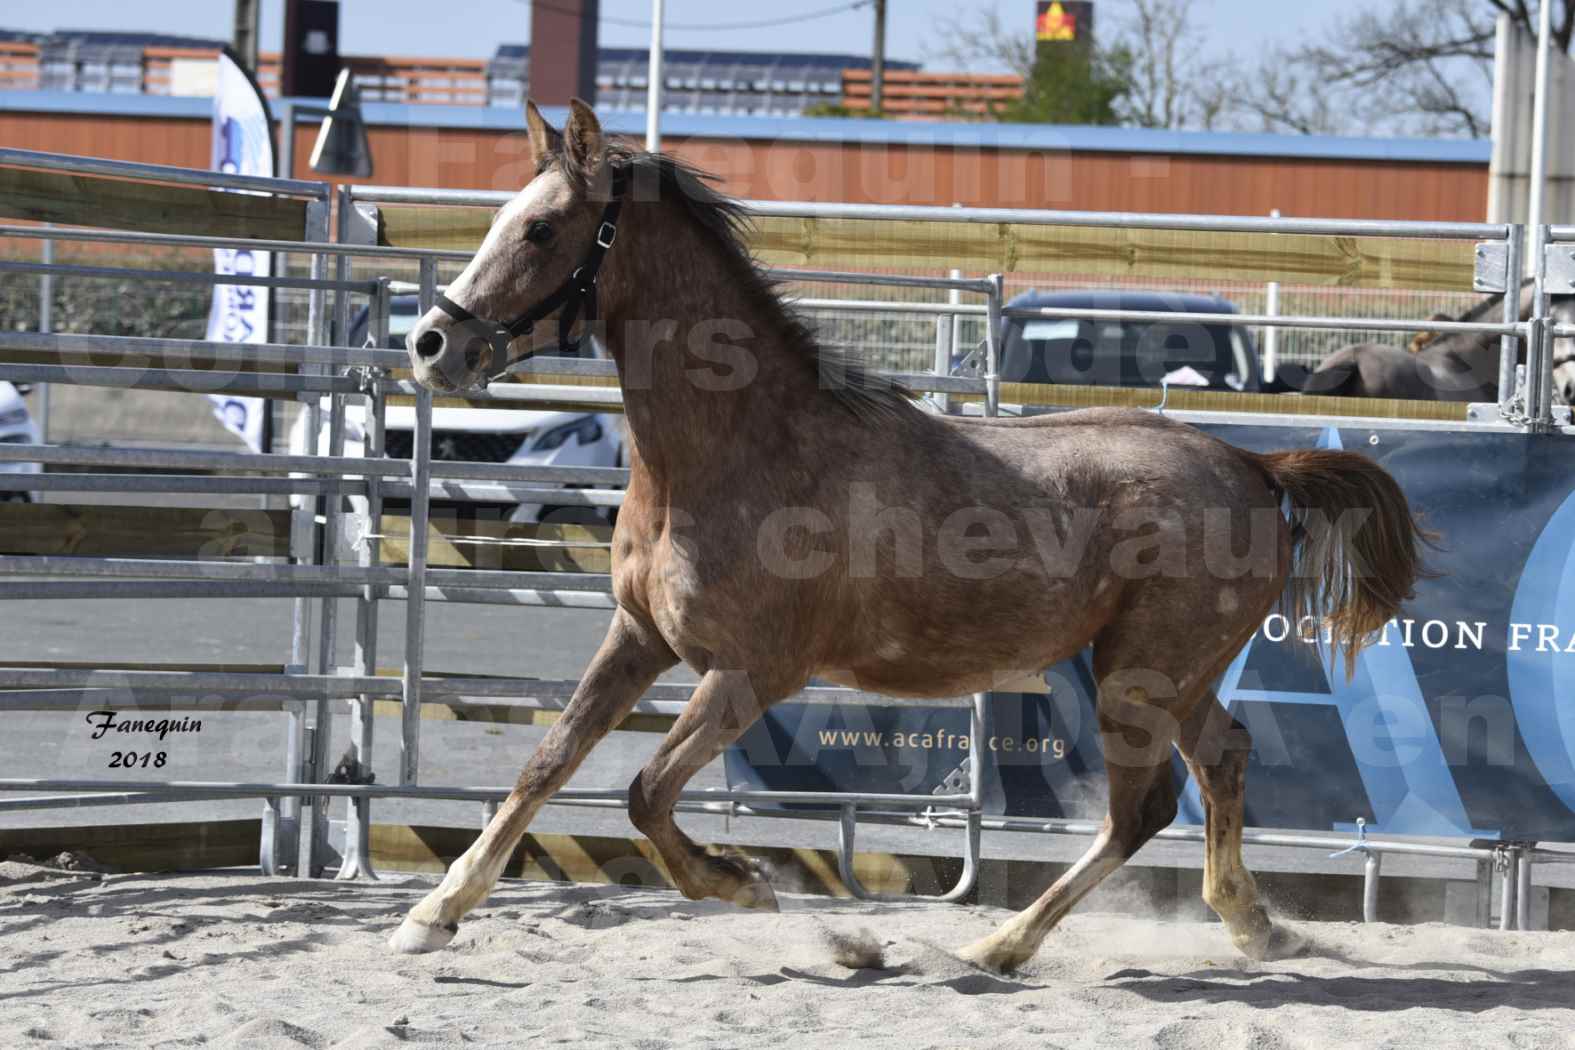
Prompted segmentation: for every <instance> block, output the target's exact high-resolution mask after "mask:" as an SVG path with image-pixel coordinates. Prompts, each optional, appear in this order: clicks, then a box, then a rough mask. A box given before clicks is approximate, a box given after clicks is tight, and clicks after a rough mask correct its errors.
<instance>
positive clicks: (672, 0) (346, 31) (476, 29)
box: [0, 0, 1387, 68]
mask: <svg viewBox="0 0 1575 1050" xmlns="http://www.w3.org/2000/svg"><path fill="white" fill-rule="evenodd" d="M1377 2H1387V0H1377ZM837 3H838V0H773V2H771V3H769V4H767V3H759V2H756V3H740V2H739V0H667V22H668V24H669V26H678V25H711V24H715V23H717V22H724V23H725V22H740V21H747V20H753V19H767V18H778V17H788V16H792V15H797V14H801V13H805V12H813V11H821V10H825V9H827V8H830V7H835V6H837ZM965 5H966V6H968V7H971V8H973V9H975V10H983V9H986V8H988V7H990V6H994V7H995V9H996V10H997V11H999V12H1000V13H1001V15H1002V18H1003V19H1004V20H1008V21H1020V22H1021V23H1022V24H1023V31H1024V32H1025V33H1027V32H1029V31H1030V28H1031V26H1032V24H1033V10H1034V5H1033V0H963V3H961V4H960V3H959V2H958V0H890V2H889V11H890V13H889V16H888V22H887V53H888V55H889V56H890V57H892V58H898V59H913V60H918V61H926V60H929V59H930V58H931V56H932V55H933V53H934V51H935V50H936V48H937V45H938V44H939V39H940V38H939V34H938V30H937V21H938V20H939V19H941V18H943V17H946V16H949V15H951V14H953V13H954V12H956V11H958V10H959V9H960V8H962V7H964V6H965ZM6 6H7V7H10V8H11V10H8V11H4V12H3V13H0V27H4V28H8V29H26V30H40V31H47V30H51V29H123V30H138V29H140V30H147V31H150V32H165V33H184V34H189V35H193V36H207V37H220V38H227V37H229V35H230V19H231V9H232V4H231V2H230V0H58V2H55V3H46V4H25V5H24V4H20V3H16V2H15V0H13V2H11V3H9V4H7V5H6ZM1125 6H1126V5H1125V3H1124V2H1123V0H1098V2H1097V6H1096V12H1097V13H1098V15H1099V17H1101V18H1106V17H1109V16H1110V15H1113V14H1114V13H1115V12H1116V11H1118V10H1121V9H1124V8H1125ZM341 8H342V12H341V15H340V20H341V21H340V27H341V35H342V38H343V39H342V43H341V50H343V51H345V52H347V53H350V54H385V55H425V56H433V57H449V56H455V57H463V56H469V57H484V56H489V55H491V54H492V52H493V50H494V48H495V47H496V46H497V45H498V44H500V43H525V42H527V41H528V40H529V38H530V4H529V3H528V2H527V0H451V2H449V3H440V4H433V3H432V2H431V0H343V3H342V5H341ZM283 9H284V4H283V2H282V0H262V10H263V25H262V41H263V47H264V49H265V50H274V49H276V48H277V47H278V46H279V38H280V35H281V32H282V24H283V17H284V16H283ZM1349 10H1351V4H1350V2H1349V0H1339V2H1336V0H1297V2H1295V3H1287V2H1284V0H1276V2H1272V3H1266V2H1264V0H1195V16H1196V18H1197V20H1198V23H1199V25H1200V26H1201V27H1202V28H1203V29H1204V31H1205V33H1206V34H1207V36H1208V38H1209V40H1210V45H1211V46H1210V47H1209V48H1208V50H1209V51H1210V52H1211V53H1217V54H1218V55H1220V56H1221V58H1222V59H1228V58H1229V56H1231V55H1232V54H1235V55H1239V56H1253V55H1255V54H1256V53H1257V51H1258V50H1259V49H1260V48H1262V47H1263V46H1264V45H1265V44H1267V43H1269V42H1271V41H1286V42H1296V41H1299V40H1303V39H1305V38H1306V37H1307V36H1308V35H1309V34H1311V33H1315V32H1316V31H1317V30H1318V29H1319V28H1320V27H1321V26H1322V25H1324V24H1325V23H1327V22H1328V21H1329V20H1330V19H1331V18H1332V17H1334V16H1335V15H1336V14H1338V13H1339V12H1341V11H1349ZM650 12H651V4H650V0H601V15H602V18H603V22H602V26H601V42H602V43H603V44H604V45H607V46H612V47H638V46H643V45H645V44H646V43H647V42H648V40H649V33H648V30H646V29H643V28H637V27H634V26H624V25H619V24H616V22H614V21H612V20H615V19H621V20H630V21H645V20H648V19H649V18H650ZM1271 12H1272V13H1271ZM871 24H872V16H871V14H870V11H869V9H868V8H865V9H861V10H857V11H846V12H842V13H838V14H833V15H829V16H826V17H822V18H817V19H814V20H812V21H806V22H802V23H798V24H794V25H786V26H777V27H773V28H770V29H756V30H738V29H721V30H717V29H712V30H697V29H678V28H670V29H669V30H668V32H667V42H668V44H669V46H671V47H679V48H703V47H715V48H724V49H739V50H767V49H780V50H784V51H850V52H862V51H865V50H867V49H868V48H869V45H870V35H871V32H870V30H871ZM928 64H930V65H931V66H932V67H935V68H938V67H937V66H935V63H934V62H933V61H929V62H928ZM941 65H945V63H941Z"/></svg>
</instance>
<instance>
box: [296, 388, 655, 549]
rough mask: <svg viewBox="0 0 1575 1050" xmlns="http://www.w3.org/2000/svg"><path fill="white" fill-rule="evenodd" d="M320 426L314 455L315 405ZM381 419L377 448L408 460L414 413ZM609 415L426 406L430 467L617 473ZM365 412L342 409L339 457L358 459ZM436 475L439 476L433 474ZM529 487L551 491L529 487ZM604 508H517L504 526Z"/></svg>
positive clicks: (619, 453) (617, 450)
mask: <svg viewBox="0 0 1575 1050" xmlns="http://www.w3.org/2000/svg"><path fill="white" fill-rule="evenodd" d="M322 409H323V419H324V421H323V426H322V431H321V437H320V439H319V440H320V444H319V445H318V449H319V454H326V453H327V449H328V423H327V413H328V401H327V399H326V398H325V399H324V400H323V402H322ZM385 412H386V414H385V416H384V418H383V447H384V450H385V452H386V453H387V454H388V455H389V456H390V457H392V458H394V459H409V458H410V454H411V451H412V449H413V447H414V444H415V442H414V431H415V409H413V408H408V407H398V406H390V407H389V408H387V409H386V410H385ZM306 420H307V413H305V412H302V413H301V414H300V415H299V416H298V417H297V418H296V421H295V425H294V426H293V427H292V428H291V430H290V451H291V452H292V453H294V454H296V455H301V454H304V452H305V450H306ZM620 422H621V421H620V420H619V418H618V417H617V416H616V415H609V414H606V413H588V412H551V411H535V410H529V409H490V408H434V409H433V410H432V459H433V460H434V461H436V462H442V461H449V462H461V463H515V464H532V465H543V466H560V467H561V466H568V467H621V466H623V465H624V459H623V438H622V432H621V430H620ZM364 425H365V411H364V410H363V409H362V407H361V406H359V405H350V406H348V407H347V408H346V410H345V455H347V456H362V455H365V449H366V437H365V429H364ZM438 473H441V471H439V472H438ZM531 487H533V488H551V487H552V485H551V484H550V483H547V482H532V483H531ZM611 509H612V508H606V507H601V508H586V507H575V508H574V509H572V510H570V509H567V508H566V507H565V506H564V505H558V504H552V503H522V504H518V505H515V506H513V508H512V509H511V510H509V512H508V518H509V520H510V521H521V522H541V521H547V520H555V521H556V520H564V519H565V518H567V519H569V520H575V521H582V522H583V521H587V520H591V519H593V518H594V519H598V520H601V521H603V522H606V521H610V520H612V517H613V515H612V514H611V513H610V511H611Z"/></svg>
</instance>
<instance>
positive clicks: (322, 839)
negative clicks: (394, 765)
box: [299, 255, 349, 878]
mask: <svg viewBox="0 0 1575 1050" xmlns="http://www.w3.org/2000/svg"><path fill="white" fill-rule="evenodd" d="M321 258H323V257H322V256H314V257H313V260H314V262H313V269H314V271H315V270H316V269H318V266H317V264H316V260H317V259H321ZM348 276H349V257H348V256H344V255H341V256H339V257H338V258H337V260H336V261H335V277H336V278H337V279H338V280H339V281H341V282H343V281H344V280H346V279H347V278H348ZM334 295H335V298H334V312H335V315H336V316H335V321H334V324H335V327H336V328H338V329H339V331H340V332H341V333H342V331H343V321H341V320H340V319H339V318H340V317H342V316H346V315H347V314H348V310H349V302H348V297H349V293H348V292H346V291H345V290H344V289H338V290H336V291H335V293H334ZM311 339H312V342H313V343H314V344H316V345H318V346H327V345H330V344H331V343H332V342H333V341H334V340H333V339H332V338H331V333H330V331H329V328H328V319H327V316H326V311H321V310H320V311H318V323H317V327H316V328H315V329H314V330H313V331H312V335H311ZM317 367H318V368H319V369H320V370H321V371H323V372H332V371H333V369H332V368H331V367H329V366H317ZM344 454H345V399H344V395H343V394H330V395H329V396H328V455H329V456H332V457H335V458H338V457H341V456H343V455H344ZM340 480H341V478H340V477H339V475H334V476H333V477H332V478H331V479H329V484H328V486H327V488H326V489H325V491H324V494H323V496H322V497H321V502H320V504H319V506H320V507H321V510H322V516H323V523H322V530H321V532H319V533H318V536H319V537H320V544H321V546H320V548H319V553H320V561H319V564H320V565H322V566H324V567H327V568H332V567H333V566H334V565H335V564H336V563H337V561H338V548H339V524H340V518H341V513H342V511H343V509H344V508H343V502H344V500H343V496H342V495H341V493H340V489H339V485H338V482H339V481H340ZM321 603H322V604H321V606H320V609H319V613H318V617H319V619H318V634H317V645H318V649H317V670H318V672H319V673H320V674H333V673H334V671H335V666H336V664H337V663H338V653H337V651H336V650H337V648H338V626H339V599H337V598H323V599H321ZM313 707H314V710H313V718H312V733H311V735H310V738H309V739H310V740H311V743H312V747H311V751H310V754H309V755H308V756H307V762H308V765H309V771H310V774H311V782H312V783H321V782H322V781H323V779H324V778H325V777H326V776H327V774H328V767H329V749H330V747H331V744H332V736H333V733H332V729H333V707H332V703H331V701H330V700H329V698H328V697H327V696H326V695H325V696H321V697H318V698H317V700H316V701H315V702H314V705H313ZM303 804H304V805H307V806H309V807H310V814H309V815H307V814H304V813H303V815H304V816H307V818H308V819H307V820H306V821H305V826H304V827H303V828H302V829H301V864H300V872H299V874H301V875H303V876H305V877H308V878H316V877H318V876H319V875H320V874H322V870H323V868H324V867H326V866H327V858H328V855H329V848H328V807H329V804H330V800H329V797H328V796H326V795H318V796H314V797H312V798H309V799H305V800H303Z"/></svg>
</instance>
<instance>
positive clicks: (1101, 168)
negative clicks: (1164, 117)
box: [0, 111, 1488, 222]
mask: <svg viewBox="0 0 1575 1050" xmlns="http://www.w3.org/2000/svg"><path fill="white" fill-rule="evenodd" d="M314 136H315V129H314V128H310V127H306V126H302V127H300V128H298V129H297V131H296V158H297V169H296V174H297V175H298V176H301V177H308V176H309V172H308V171H307V167H306V158H307V156H308V155H309V154H310V152H311V146H312V140H313V138H314ZM370 139H371V144H372V151H373V157H374V160H375V163H376V171H375V173H374V176H373V178H372V179H371V180H370V181H373V182H376V183H379V184H386V185H410V186H442V187H448V188H465V189H490V190H513V189H518V188H519V187H520V186H522V185H524V183H525V181H526V180H527V178H528V177H529V174H530V171H531V167H530V164H529V161H528V159H527V153H528V147H527V145H526V142H525V135H524V132H523V130H521V131H497V130H478V129H460V128H423V127H400V126H374V127H373V128H371V130H370ZM0 145H6V146H20V147H24V148H28V149H40V150H48V151H51V152H59V153H78V154H89V155H93V156H100V157H111V158H116V159H123V160H137V161H149V162H155V163H163V164H178V165H185V166H189V167H206V166H207V163H208V124H207V122H206V121H203V120H191V119H172V118H150V117H119V116H105V115H96V114H95V115H76V114H58V113H24V112H15V111H9V112H0ZM666 145H667V148H669V149H671V150H673V151H674V152H676V153H678V154H679V155H680V156H683V157H684V158H685V159H687V160H689V161H691V162H693V163H695V164H698V165H700V166H701V167H703V168H706V169H709V170H711V171H714V172H716V173H717V174H718V175H720V176H722V178H723V181H724V185H725V186H726V188H727V190H728V192H730V193H732V194H734V195H736V196H741V197H755V198H763V199H774V200H821V201H847V202H851V203H885V204H941V205H947V204H953V203H961V204H965V205H977V206H986V207H1029V208H1065V209H1074V210H1085V211H1154V212H1183V213H1189V212H1190V213H1203V214H1235V215H1267V214H1268V213H1269V212H1270V211H1271V210H1272V209H1275V208H1278V209H1279V210H1280V211H1281V212H1282V213H1283V214H1285V215H1287V216H1313V217H1325V218H1368V219H1399V220H1441V221H1468V222H1469V221H1479V220H1481V219H1482V217H1483V215H1484V213H1485V211H1486V207H1487V185H1488V174H1487V167H1486V165H1473V164H1442V163H1440V164H1424V163H1414V162H1399V161H1373V160H1340V159H1282V158H1256V157H1233V156H1197V155H1164V154H1152V153H1149V154H1137V153H1130V154H1124V153H1116V152H1079V153H1072V152H1067V151H1049V150H1041V151H1033V152H1027V151H1022V150H1008V149H1000V150H997V149H964V148H953V147H950V146H940V147H936V146H923V145H889V146H888V145H873V144H860V143H837V142H795V141H777V142H764V141H749V140H736V139H688V140H683V139H674V140H669V141H668V142H667V143H666Z"/></svg>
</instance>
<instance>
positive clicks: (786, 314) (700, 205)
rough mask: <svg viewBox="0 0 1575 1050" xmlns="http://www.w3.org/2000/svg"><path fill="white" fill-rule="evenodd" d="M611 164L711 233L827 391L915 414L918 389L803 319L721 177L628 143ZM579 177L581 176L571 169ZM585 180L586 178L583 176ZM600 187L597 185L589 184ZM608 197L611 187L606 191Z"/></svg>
mask: <svg viewBox="0 0 1575 1050" xmlns="http://www.w3.org/2000/svg"><path fill="white" fill-rule="evenodd" d="M605 160H606V162H607V163H606V164H604V165H603V166H602V169H601V170H603V171H605V170H607V164H611V165H618V166H622V167H624V168H625V169H626V170H628V172H629V173H630V180H629V185H630V187H631V193H633V195H634V196H635V198H636V199H651V198H652V196H653V195H654V194H653V187H655V194H659V195H660V199H661V200H665V201H670V202H672V203H674V204H676V205H678V206H679V207H680V208H682V209H683V211H684V212H685V213H686V214H687V215H688V217H689V218H690V219H691V220H692V221H693V222H695V223H696V224H697V225H698V226H699V227H700V228H701V229H702V230H704V231H705V232H706V233H707V234H708V235H709V236H710V238H711V240H713V241H714V242H715V243H716V244H717V246H718V247H719V248H721V255H722V257H723V259H725V260H726V263H727V268H728V270H729V274H728V277H729V279H730V281H731V282H732V283H733V285H734V286H735V287H737V288H739V289H741V290H742V292H743V295H744V297H745V299H746V300H747V301H748V302H749V304H750V305H751V306H753V307H754V308H755V309H757V310H759V311H760V312H761V313H762V314H763V315H764V316H765V317H766V318H768V319H769V320H770V321H771V323H772V324H773V325H774V326H775V330H776V334H777V335H778V336H779V337H780V338H781V339H782V341H783V343H784V345H785V346H786V347H787V349H788V351H789V352H790V353H793V354H795V355H797V356H799V357H801V358H802V359H803V360H804V362H805V363H806V365H807V366H808V367H810V368H813V369H814V370H815V373H816V375H817V376H818V378H819V388H820V391H821V392H822V393H823V394H824V395H825V396H826V397H829V398H831V399H832V400H833V401H835V402H836V403H837V404H839V405H841V406H842V407H843V408H846V409H847V410H848V411H849V412H851V413H853V415H855V416H857V417H859V418H861V419H878V418H880V417H883V416H889V415H891V414H893V413H897V412H904V411H912V410H913V407H914V406H913V402H912V401H911V400H910V394H909V392H908V391H907V390H905V389H904V388H903V387H901V386H899V385H897V384H895V383H892V382H891V381H889V380H887V379H885V378H884V377H882V376H880V375H877V374H875V373H872V372H870V371H869V370H868V369H867V368H865V366H864V364H863V362H861V361H860V360H858V357H857V355H856V354H855V353H853V352H850V351H849V350H847V349H845V348H842V347H835V346H827V345H825V344H824V343H821V342H820V341H819V340H818V339H817V338H816V337H815V333H814V332H813V331H811V329H810V327H809V325H807V324H806V323H805V322H804V320H803V318H802V317H801V316H800V315H799V314H798V313H797V312H796V311H794V310H792V309H791V308H790V307H789V306H788V305H787V304H786V303H784V302H783V301H782V297H781V295H780V294H779V292H778V283H777V281H775V280H774V279H772V278H771V277H769V276H767V275H766V273H765V272H764V271H762V269H761V267H760V265H759V263H758V262H757V261H756V260H755V258H754V256H753V255H752V254H751V253H750V251H749V247H748V242H747V238H748V235H749V233H750V232H751V231H752V229H753V222H752V220H751V219H750V217H749V215H748V213H747V212H745V211H744V208H743V206H742V205H741V204H740V203H739V202H738V201H736V200H734V199H733V198H731V197H728V196H727V195H725V194H723V193H721V192H720V191H718V190H717V189H716V187H715V182H716V176H714V175H711V174H710V173H708V172H704V171H701V170H699V169H698V168H694V167H691V166H690V165H688V164H685V163H684V162H683V161H680V160H677V159H676V158H674V157H670V156H668V155H666V154H662V153H647V152H645V151H644V150H637V149H633V148H630V147H628V146H624V145H622V144H609V145H608V146H607V150H606V154H605ZM570 174H571V177H572V175H573V173H570ZM579 181H580V183H581V185H582V186H583V185H584V180H583V179H580V180H579ZM588 189H590V190H591V191H592V192H594V190H595V187H588ZM602 192H603V193H604V194H605V192H606V189H605V188H602Z"/></svg>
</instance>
